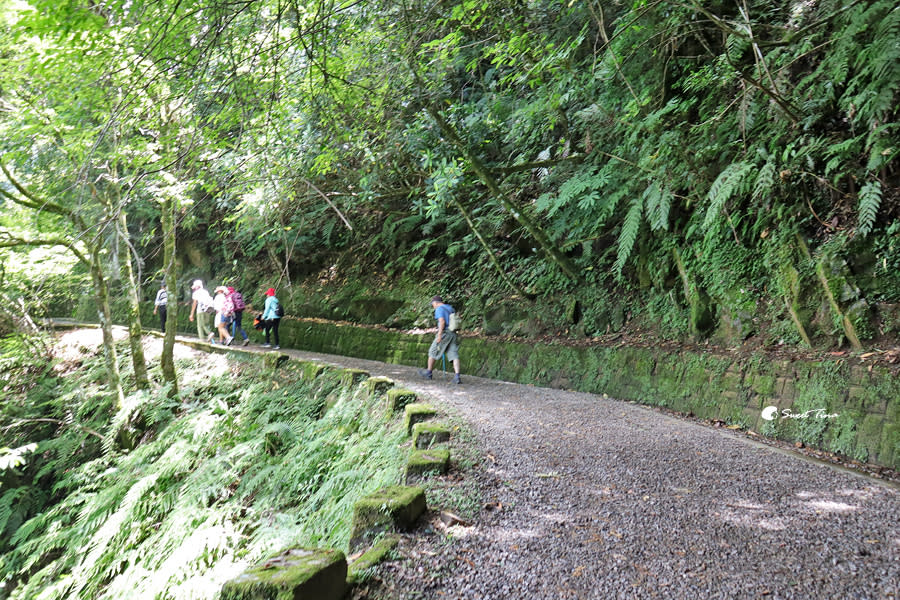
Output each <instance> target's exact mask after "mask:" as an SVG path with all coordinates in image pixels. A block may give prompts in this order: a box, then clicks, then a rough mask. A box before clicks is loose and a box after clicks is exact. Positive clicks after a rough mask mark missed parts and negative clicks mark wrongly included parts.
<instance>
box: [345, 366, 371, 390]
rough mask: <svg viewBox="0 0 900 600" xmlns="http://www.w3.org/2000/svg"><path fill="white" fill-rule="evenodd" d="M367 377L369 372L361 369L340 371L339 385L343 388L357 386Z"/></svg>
mask: <svg viewBox="0 0 900 600" xmlns="http://www.w3.org/2000/svg"><path fill="white" fill-rule="evenodd" d="M369 377H370V374H369V372H368V371H363V370H362V369H341V384H342V385H343V386H344V387H353V386H355V385H359V384H360V383H362V382H363V381H365V380H366V379H368V378H369Z"/></svg>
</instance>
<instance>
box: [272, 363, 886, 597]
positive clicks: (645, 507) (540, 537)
mask: <svg viewBox="0 0 900 600" xmlns="http://www.w3.org/2000/svg"><path fill="white" fill-rule="evenodd" d="M289 353H290V354H292V355H296V356H300V357H305V358H315V359H318V360H323V361H326V362H331V363H335V364H340V365H344V366H347V367H355V368H363V369H366V370H368V371H369V372H370V373H372V374H373V375H383V376H388V377H390V378H392V379H394V380H395V381H397V382H398V384H400V385H403V386H405V387H409V388H411V389H413V390H415V391H417V392H420V393H421V395H422V396H424V397H426V398H428V400H429V401H432V402H434V403H435V404H437V405H438V406H440V407H443V408H444V409H446V410H447V411H448V412H449V413H450V414H452V415H457V416H459V417H460V418H462V419H463V420H464V421H465V422H467V423H468V425H469V427H471V429H472V430H473V431H474V433H475V436H476V443H477V445H478V447H479V449H480V452H481V455H482V456H483V457H484V459H483V460H482V461H481V463H480V464H479V465H477V466H476V467H475V468H474V469H472V470H469V471H467V472H465V473H459V472H456V473H451V474H450V475H449V476H447V478H446V482H445V483H446V484H447V485H449V486H451V487H452V486H454V485H458V486H461V487H463V486H464V485H465V484H466V483H467V482H468V483H469V484H472V483H473V482H474V487H477V489H478V490H479V491H480V502H479V504H478V505H477V506H479V507H483V508H481V509H480V510H479V511H478V514H477V515H476V516H475V517H474V519H473V520H472V522H471V523H470V524H467V525H468V526H460V525H458V526H452V527H442V526H441V524H440V523H439V522H438V519H436V518H435V515H434V514H432V515H431V520H430V522H429V523H430V524H426V525H425V526H423V527H421V528H420V529H419V530H418V531H416V532H414V533H413V534H410V535H408V536H405V537H404V538H403V540H402V542H401V545H400V548H399V554H400V555H401V558H400V559H398V560H394V561H391V562H387V563H384V564H382V565H381V566H380V567H378V569H377V572H376V573H375V575H374V576H373V578H372V580H371V581H370V584H369V585H368V586H367V587H363V588H362V589H361V590H359V591H358V592H357V593H356V596H355V598H377V597H384V598H392V599H405V598H472V599H479V600H484V599H493V598H511V599H541V600H545V599H556V598H578V599H593V598H596V599H607V598H691V599H693V598H842V599H843V598H898V597H900V491H898V489H897V487H896V486H893V485H889V484H885V483H881V482H878V481H876V480H873V479H869V478H866V477H863V476H860V475H856V474H853V473H848V472H845V471H842V470H839V469H836V468H833V467H830V466H826V465H824V464H820V463H818V462H813V461H810V460H808V459H805V458H802V457H799V456H797V455H795V454H793V453H790V452H784V451H782V450H779V449H777V448H773V447H771V446H767V445H762V444H758V443H754V442H752V441H751V440H749V439H747V438H746V437H745V436H743V435H739V434H734V433H733V432H730V431H727V430H722V429H716V428H712V427H707V426H703V425H699V424H696V423H693V422H690V421H686V420H680V419H676V418H673V417H670V416H667V415H665V414H662V413H659V412H657V411H654V410H650V409H647V408H644V407H641V406H639V405H635V404H631V403H627V402H621V401H616V400H612V399H605V398H603V397H600V396H596V395H591V394H583V393H575V392H567V391H561V390H552V389H546V388H536V387H530V386H524V385H517V384H509V383H503V382H498V381H491V380H486V379H479V378H474V377H465V376H464V378H463V385H461V386H454V385H451V384H450V383H449V376H448V375H444V374H436V377H435V380H434V381H424V380H422V379H421V378H419V377H418V375H417V374H416V370H415V369H412V368H409V367H402V366H397V365H389V364H384V363H377V362H371V361H363V360H357V359H351V358H342V357H336V356H328V355H319V354H313V353H306V352H296V351H289ZM470 443H471V442H470ZM430 508H438V509H439V508H441V507H431V506H430Z"/></svg>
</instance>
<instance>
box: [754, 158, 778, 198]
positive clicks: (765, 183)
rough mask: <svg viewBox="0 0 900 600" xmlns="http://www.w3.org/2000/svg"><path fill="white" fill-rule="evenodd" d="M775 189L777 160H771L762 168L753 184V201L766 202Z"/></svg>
mask: <svg viewBox="0 0 900 600" xmlns="http://www.w3.org/2000/svg"><path fill="white" fill-rule="evenodd" d="M774 188H775V160H774V159H772V158H770V159H769V160H767V161H766V162H765V164H764V165H763V166H762V167H760V169H759V173H758V174H757V175H756V183H754V184H753V199H754V200H764V199H765V198H766V197H768V196H769V195H770V194H771V193H772V190H773V189H774Z"/></svg>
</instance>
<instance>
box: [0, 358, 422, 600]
mask: <svg viewBox="0 0 900 600" xmlns="http://www.w3.org/2000/svg"><path fill="white" fill-rule="evenodd" d="M216 356H217V355H200V354H198V355H196V356H195V358H194V360H193V367H194V369H192V370H188V371H187V372H186V374H185V381H184V383H183V387H182V392H183V394H184V396H183V398H182V401H181V402H178V401H176V402H174V403H173V402H172V401H170V400H168V399H167V398H166V396H165V390H162V389H160V390H157V391H155V392H152V393H147V392H136V393H134V394H131V395H129V396H128V397H127V401H126V405H125V406H124V407H123V408H122V409H121V410H120V411H118V412H115V413H114V412H112V411H110V410H109V406H107V407H105V408H104V407H102V406H101V407H99V408H100V410H98V409H97V407H95V406H93V405H94V404H95V403H96V397H95V396H94V395H92V394H91V390H92V388H93V387H94V384H93V383H92V381H93V379H94V376H95V372H96V371H98V370H100V369H102V357H101V356H98V355H95V356H90V355H87V356H84V357H83V358H81V359H80V360H81V368H80V369H79V370H78V371H77V372H73V373H71V374H69V375H68V376H67V377H66V378H65V379H55V377H54V378H53V379H54V387H55V389H53V390H52V392H53V393H52V395H50V396H48V397H47V399H46V401H45V402H43V403H42V404H40V405H37V406H33V407H30V410H31V411H32V412H31V413H28V415H27V417H28V419H30V420H31V422H32V423H31V424H30V425H24V424H23V425H22V426H20V427H16V428H14V429H12V431H13V432H14V434H15V436H14V438H13V440H12V441H14V442H16V443H21V442H25V441H28V440H33V441H31V442H29V443H36V444H37V446H38V450H39V451H40V455H39V456H38V455H37V454H34V453H32V454H24V455H23V458H24V460H25V461H26V462H25V464H20V465H18V467H17V470H18V472H19V479H18V480H16V481H15V482H13V484H12V485H11V486H10V487H8V488H7V487H6V486H5V485H4V487H2V488H0V529H2V530H3V531H4V536H3V539H4V540H8V541H7V542H4V543H3V545H2V546H0V579H2V580H3V581H4V582H5V585H6V589H7V590H8V592H9V597H10V598H14V599H17V598H33V597H38V596H40V597H45V598H92V599H93V598H117V599H118V598H148V597H169V598H183V597H194V598H214V597H216V594H217V593H218V590H219V588H220V587H221V585H222V583H224V581H226V580H228V579H230V578H232V577H234V576H236V575H237V574H239V573H240V572H241V571H242V570H243V569H244V568H245V566H246V564H248V563H252V562H254V561H257V560H260V559H261V558H263V557H264V556H267V555H269V554H270V553H271V552H273V551H276V550H278V549H281V548H283V547H287V546H293V545H307V546H320V547H337V548H345V547H346V544H347V543H348V540H349V534H350V532H349V526H350V522H351V516H352V509H353V504H354V502H355V500H356V499H357V498H359V497H361V496H363V495H365V494H368V493H371V492H372V491H374V490H375V489H377V488H378V487H381V486H384V485H387V484H393V483H396V481H397V480H398V478H399V477H400V475H401V474H400V469H401V467H402V465H403V457H404V452H405V451H404V450H403V449H402V448H401V443H402V441H403V439H404V438H405V432H404V431H403V430H402V427H401V424H399V423H398V422H396V421H395V422H391V421H386V420H385V418H384V416H383V414H382V413H381V411H380V410H379V409H378V407H377V406H375V405H374V404H370V402H371V401H370V400H369V398H368V395H367V394H365V393H364V391H360V393H359V395H358V396H357V395H355V394H354V390H345V389H342V388H341V387H340V383H339V377H340V375H339V374H333V375H327V376H322V377H320V378H319V379H317V380H315V381H313V382H305V381H303V380H302V379H301V378H299V375H297V376H296V377H297V378H294V376H292V375H289V374H277V373H276V374H273V373H268V372H266V373H257V372H255V371H253V370H250V369H246V368H237V367H235V368H234V369H232V370H229V369H227V368H226V369H222V363H221V362H220V359H218V358H217V357H216ZM69 368H71V365H70V364H66V363H61V364H59V366H58V367H57V369H69ZM48 376H50V377H53V376H52V375H48ZM326 396H327V397H328V403H329V405H330V408H329V410H327V412H324V414H323V407H324V406H325V403H326V398H325V397H326ZM24 397H25V396H24V395H20V394H14V395H12V396H11V400H13V401H16V400H18V399H20V398H24ZM15 404H17V403H16V402H12V403H11V404H8V405H4V407H3V408H2V411H0V427H7V426H8V425H9V422H10V419H13V418H15V419H17V420H18V421H19V422H22V421H24V420H25V418H26V415H19V416H16V417H13V416H12V414H11V409H10V406H12V405H15ZM55 411H65V412H66V413H67V414H68V417H67V418H65V419H63V418H58V417H63V416H64V415H62V414H60V413H59V412H55ZM38 417H40V418H43V419H47V418H50V419H57V420H58V421H59V423H58V424H55V425H52V426H50V427H47V426H44V424H41V423H38V422H36V419H37V418H38ZM123 424H131V426H132V427H138V426H139V427H140V429H134V431H135V433H138V432H142V433H140V440H139V441H140V443H139V444H137V446H136V447H135V448H134V450H133V451H131V452H122V451H119V450H117V446H116V445H115V444H111V443H109V439H104V440H103V441H102V442H101V440H99V439H97V437H96V436H95V435H93V434H91V433H90V432H88V430H91V431H94V432H105V431H108V432H121V431H122V429H123V427H122V426H123ZM71 425H74V426H71ZM101 437H104V436H101ZM23 447H24V444H23ZM21 449H22V448H20V450H21ZM20 454H21V453H20ZM0 476H2V474H0ZM4 481H8V480H4Z"/></svg>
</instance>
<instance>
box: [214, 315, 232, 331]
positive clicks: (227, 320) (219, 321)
mask: <svg viewBox="0 0 900 600" xmlns="http://www.w3.org/2000/svg"><path fill="white" fill-rule="evenodd" d="M230 324H231V317H226V316H225V315H223V314H222V313H216V320H215V325H216V329H218V328H219V325H230Z"/></svg>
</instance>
